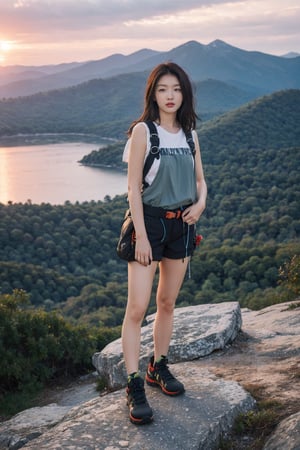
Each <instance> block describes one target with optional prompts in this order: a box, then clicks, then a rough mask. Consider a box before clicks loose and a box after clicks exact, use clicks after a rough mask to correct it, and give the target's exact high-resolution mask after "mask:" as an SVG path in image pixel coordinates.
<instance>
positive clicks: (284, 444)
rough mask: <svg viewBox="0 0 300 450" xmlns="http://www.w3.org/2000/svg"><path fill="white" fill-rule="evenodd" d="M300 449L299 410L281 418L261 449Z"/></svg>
mask: <svg viewBox="0 0 300 450" xmlns="http://www.w3.org/2000/svg"><path fill="white" fill-rule="evenodd" d="M283 449H284V450H300V412H298V413H296V414H293V415H292V416H290V417H288V418H287V419H285V420H283V421H282V422H281V423H280V424H279V425H278V427H277V428H276V430H275V431H274V433H273V434H272V436H271V437H270V439H269V440H268V441H267V442H266V444H265V446H264V448H263V450H283Z"/></svg>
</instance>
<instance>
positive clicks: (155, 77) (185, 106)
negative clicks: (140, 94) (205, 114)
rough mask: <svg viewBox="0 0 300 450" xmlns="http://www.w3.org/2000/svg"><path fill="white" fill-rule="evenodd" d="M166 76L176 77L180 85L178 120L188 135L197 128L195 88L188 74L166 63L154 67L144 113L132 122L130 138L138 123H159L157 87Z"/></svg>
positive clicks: (148, 82)
mask: <svg viewBox="0 0 300 450" xmlns="http://www.w3.org/2000/svg"><path fill="white" fill-rule="evenodd" d="M164 75H174V76H175V77H176V78H177V79H178V81H179V84H180V88H181V92H182V104H181V106H180V108H179V109H178V111H177V113H176V120H177V122H178V123H179V124H180V126H181V128H182V129H183V131H184V132H185V133H186V132H188V131H189V130H191V129H193V128H195V127H196V120H197V119H198V116H197V114H196V112H195V105H194V96H193V88H192V84H191V82H190V79H189V77H188V75H187V74H186V72H185V71H184V70H183V69H182V68H181V67H180V66H179V65H178V64H176V63H174V62H165V63H162V64H159V65H158V66H156V67H154V69H153V70H152V71H151V73H150V75H149V77H148V80H147V84H146V89H145V96H144V111H143V113H142V114H141V116H140V117H139V118H138V119H137V120H135V121H134V122H132V124H131V126H130V127H129V130H128V136H130V135H131V133H132V129H133V127H134V126H135V125H136V124H137V123H138V122H144V121H146V120H151V121H153V122H154V121H159V119H160V118H159V109H158V106H157V103H156V101H155V90H156V86H157V84H158V82H159V80H160V78H161V77H163V76H164Z"/></svg>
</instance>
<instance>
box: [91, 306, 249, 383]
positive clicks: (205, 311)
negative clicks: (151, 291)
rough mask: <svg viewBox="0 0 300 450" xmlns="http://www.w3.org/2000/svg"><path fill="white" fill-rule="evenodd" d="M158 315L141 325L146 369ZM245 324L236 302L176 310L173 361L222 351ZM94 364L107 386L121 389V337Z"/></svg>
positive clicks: (123, 372) (123, 379)
mask: <svg viewBox="0 0 300 450" xmlns="http://www.w3.org/2000/svg"><path fill="white" fill-rule="evenodd" d="M154 318H155V314H152V315H151V316H147V317H146V322H147V325H146V326H144V327H143V328H142V333H141V351H140V369H141V371H143V370H145V368H146V365H147V362H148V360H149V357H150V356H151V355H152V353H153V338H152V326H153V321H154ZM241 325H242V317H241V310H240V307H239V304H238V303H237V302H226V303H219V304H216V305H197V306H188V307H186V308H177V309H175V314H174V332H173V337H172V340H171V343H170V348H169V353H168V359H169V362H170V363H175V362H181V361H192V360H194V359H197V358H200V357H201V356H207V355H209V354H210V353H212V352H213V351H215V350H220V349H222V348H224V347H225V345H226V344H228V343H230V342H232V341H233V340H234V338H235V337H236V335H237V333H238V332H239V330H240V328H241ZM93 364H94V366H95V368H96V369H97V371H98V373H99V376H100V377H101V378H103V379H104V380H105V381H106V383H107V385H108V387H109V388H112V389H118V388H121V387H123V386H124V385H125V383H126V370H125V363H124V358H123V352H122V344H121V339H118V340H116V341H114V342H112V343H110V344H108V345H107V346H106V347H105V348H104V349H103V350H102V351H101V352H99V353H95V354H94V356H93Z"/></svg>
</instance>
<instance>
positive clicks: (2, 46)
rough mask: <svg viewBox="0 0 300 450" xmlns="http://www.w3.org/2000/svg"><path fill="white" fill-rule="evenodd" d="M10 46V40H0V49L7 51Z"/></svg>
mask: <svg viewBox="0 0 300 450" xmlns="http://www.w3.org/2000/svg"><path fill="white" fill-rule="evenodd" d="M11 48H12V43H11V42H10V41H0V51H2V52H9V51H10V50H11Z"/></svg>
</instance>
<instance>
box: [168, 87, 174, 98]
mask: <svg viewBox="0 0 300 450" xmlns="http://www.w3.org/2000/svg"><path fill="white" fill-rule="evenodd" d="M171 98H173V90H172V89H169V90H168V99H171Z"/></svg>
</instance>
